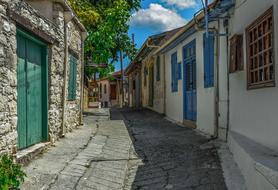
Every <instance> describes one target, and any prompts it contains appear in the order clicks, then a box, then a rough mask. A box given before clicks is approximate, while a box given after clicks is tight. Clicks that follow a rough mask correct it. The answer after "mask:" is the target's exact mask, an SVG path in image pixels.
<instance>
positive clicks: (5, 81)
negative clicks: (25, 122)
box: [0, 0, 17, 154]
mask: <svg viewBox="0 0 278 190" xmlns="http://www.w3.org/2000/svg"><path fill="white" fill-rule="evenodd" d="M10 2H11V1H8V0H3V1H2V0H1V1H0V154H2V153H4V152H11V151H12V150H13V148H14V147H15V145H16V139H17V132H16V125H17V110H16V109H17V108H16V96H17V90H16V83H17V81H16V63H17V58H16V38H15V35H16V27H15V24H14V23H12V22H11V20H10V19H9V17H8V15H7V14H8V12H7V7H8V3H10Z"/></svg>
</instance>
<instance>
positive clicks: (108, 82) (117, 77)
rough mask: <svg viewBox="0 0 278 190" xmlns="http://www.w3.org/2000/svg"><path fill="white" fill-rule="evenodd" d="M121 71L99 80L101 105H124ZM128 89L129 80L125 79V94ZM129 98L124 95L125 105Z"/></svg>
mask: <svg viewBox="0 0 278 190" xmlns="http://www.w3.org/2000/svg"><path fill="white" fill-rule="evenodd" d="M121 75H122V73H121V71H117V72H114V73H112V75H111V76H109V77H105V78H101V79H99V80H97V85H98V89H99V102H100V103H101V107H119V106H121V105H122V92H121V82H122V78H121ZM126 91H127V82H126V80H124V96H125V94H126ZM125 104H127V98H126V97H124V105H125Z"/></svg>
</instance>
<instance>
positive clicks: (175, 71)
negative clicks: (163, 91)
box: [171, 52, 178, 92]
mask: <svg viewBox="0 0 278 190" xmlns="http://www.w3.org/2000/svg"><path fill="white" fill-rule="evenodd" d="M177 64H178V63H177V52H175V53H173V54H172V56H171V70H172V92H177V91H178V65H177Z"/></svg>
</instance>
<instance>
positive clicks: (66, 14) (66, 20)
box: [60, 11, 74, 137]
mask: <svg viewBox="0 0 278 190" xmlns="http://www.w3.org/2000/svg"><path fill="white" fill-rule="evenodd" d="M73 18H74V15H73V13H72V12H69V11H66V12H64V44H65V47H64V78H63V80H64V86H63V107H62V125H61V132H60V137H64V136H65V117H66V116H65V109H66V103H67V97H66V92H67V70H68V23H69V22H70V21H71V20H72V19H73Z"/></svg>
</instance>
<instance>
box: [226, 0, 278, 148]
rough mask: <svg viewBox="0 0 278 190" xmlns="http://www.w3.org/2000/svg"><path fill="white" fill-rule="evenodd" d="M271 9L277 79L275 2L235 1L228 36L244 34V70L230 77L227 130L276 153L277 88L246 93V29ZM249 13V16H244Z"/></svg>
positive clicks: (277, 131) (277, 31) (277, 126)
mask: <svg viewBox="0 0 278 190" xmlns="http://www.w3.org/2000/svg"><path fill="white" fill-rule="evenodd" d="M271 6H273V18H274V32H275V33H274V44H275V50H276V51H274V52H275V57H274V59H275V76H276V84H277V78H278V67H277V63H278V62H277V61H278V54H277V44H278V38H277V36H278V19H277V18H278V1H277V0H263V1H262V0H247V1H243V0H237V1H236V8H235V12H234V15H233V17H232V20H231V23H230V30H231V36H232V35H233V34H237V33H239V34H240V33H241V34H244V48H243V49H244V71H241V72H237V73H234V74H230V76H229V77H230V91H231V93H230V99H231V103H230V130H232V131H235V132H237V133H239V134H242V135H244V136H247V137H249V138H250V139H252V140H254V141H256V142H258V143H260V144H262V145H265V146H267V147H269V148H272V149H274V150H276V151H277V150H278V137H277V134H278V125H277V123H278V119H277V113H278V88H277V87H271V88H262V89H255V90H247V72H246V41H245V39H246V36H245V29H246V27H248V26H249V25H250V24H251V23H252V22H253V21H255V19H256V18H258V17H259V16H260V15H262V14H263V13H264V12H265V11H266V10H268V9H269V8H270V7H271ZM247 13H248V14H247Z"/></svg>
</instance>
